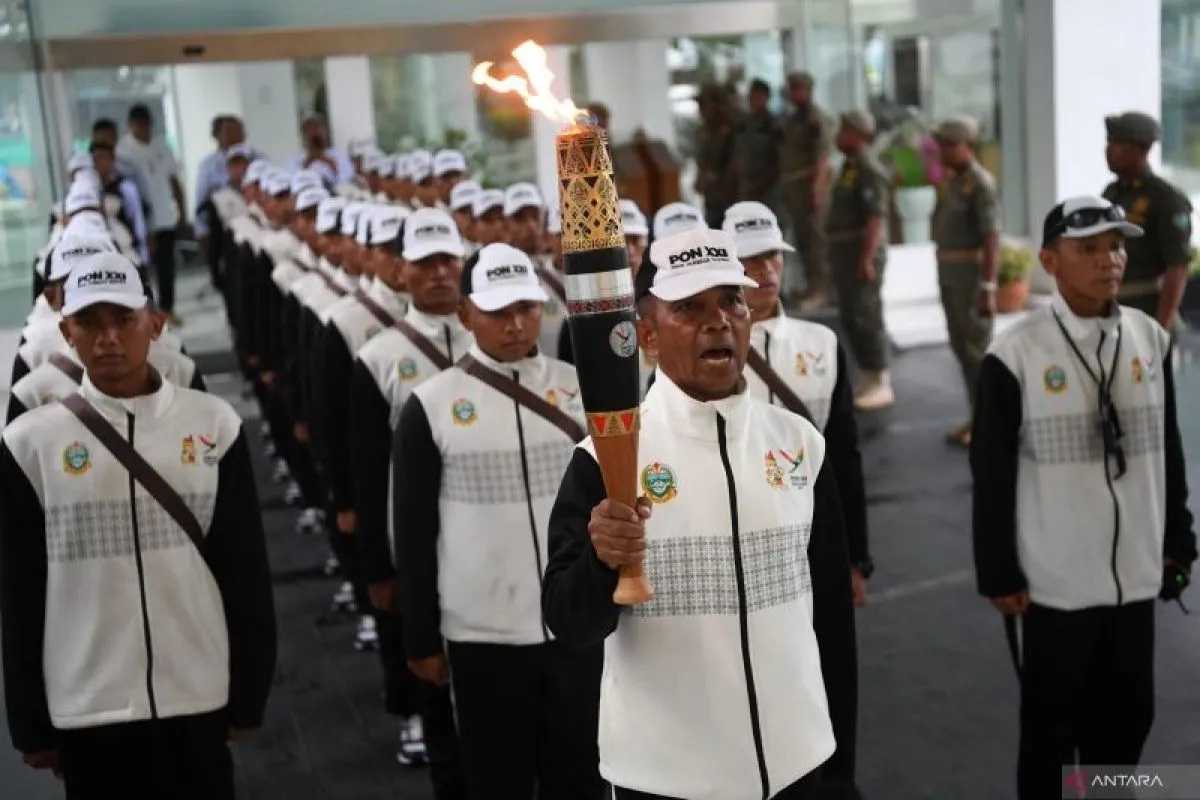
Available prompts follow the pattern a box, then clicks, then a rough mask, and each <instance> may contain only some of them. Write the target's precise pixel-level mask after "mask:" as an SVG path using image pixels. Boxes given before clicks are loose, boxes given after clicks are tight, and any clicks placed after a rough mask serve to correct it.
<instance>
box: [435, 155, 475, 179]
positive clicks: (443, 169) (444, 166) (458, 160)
mask: <svg viewBox="0 0 1200 800" xmlns="http://www.w3.org/2000/svg"><path fill="white" fill-rule="evenodd" d="M466 171H467V159H466V157H465V156H463V154H462V153H461V152H459V151H458V150H438V151H437V155H435V156H434V157H433V174H434V175H435V176H436V177H439V178H440V177H441V176H443V175H445V174H446V173H447V172H466Z"/></svg>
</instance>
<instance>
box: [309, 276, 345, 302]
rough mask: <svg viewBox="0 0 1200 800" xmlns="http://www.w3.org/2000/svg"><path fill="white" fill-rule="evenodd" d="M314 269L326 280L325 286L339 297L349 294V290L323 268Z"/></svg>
mask: <svg viewBox="0 0 1200 800" xmlns="http://www.w3.org/2000/svg"><path fill="white" fill-rule="evenodd" d="M314 271H315V272H316V273H317V274H318V275H320V276H321V280H323V281H325V288H327V289H329V291H331V292H333V293H334V294H336V295H337V296H338V297H345V296H346V295H347V294H349V292H347V291H346V290H345V289H343V288H342V287H341V286H339V285H338V282H337V281H335V280H334V279H333V278H331V277H329V276H328V275H326V274H325V273H324V272H322V271H321V270H319V269H318V270H314Z"/></svg>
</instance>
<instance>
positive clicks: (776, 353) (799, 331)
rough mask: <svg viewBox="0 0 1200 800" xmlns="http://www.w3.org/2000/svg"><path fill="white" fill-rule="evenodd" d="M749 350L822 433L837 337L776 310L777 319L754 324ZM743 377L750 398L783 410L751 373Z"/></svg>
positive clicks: (834, 377) (834, 371)
mask: <svg viewBox="0 0 1200 800" xmlns="http://www.w3.org/2000/svg"><path fill="white" fill-rule="evenodd" d="M750 346H751V347H753V348H754V349H755V350H757V351H758V352H759V353H760V354H762V356H763V357H764V358H765V359H766V360H767V363H769V364H770V365H771V368H772V369H774V370H775V372H777V373H778V374H779V377H781V378H783V381H784V383H786V384H787V385H788V388H790V389H791V390H792V391H793V392H795V393H796V395H797V396H798V397H799V398H800V399H801V400H803V401H804V405H806V406H807V407H808V410H809V412H810V413H811V414H812V417H813V422H814V424H816V426H817V427H818V428H819V429H820V430H822V431H823V430H825V425H826V424H827V423H828V422H829V409H830V406H831V405H832V402H833V389H834V386H836V385H837V379H838V368H837V367H838V365H837V334H835V333H834V332H833V331H832V330H830V329H829V328H826V327H825V326H824V325H818V324H817V323H815V322H807V321H805V320H802V319H794V318H792V317H789V316H786V315H785V314H784V313H783V311H782V309H780V313H779V316H776V317H772V318H771V319H768V320H764V321H762V322H756V323H754V327H753V328H751V330H750ZM745 376H746V385H747V386H748V388H749V389H750V396H751V397H756V398H758V399H760V400H765V401H768V402H770V403H772V404H773V405H777V406H780V407H783V403H782V402H780V400H779V398H778V397H777V396H775V395H774V393H772V392H771V391H770V390H769V389H768V388H767V385H766V384H765V383H764V382H763V381H762V379H761V378H759V377H758V375H757V374H755V372H754V370H752V369H750V368H749V367H747V368H746V370H745Z"/></svg>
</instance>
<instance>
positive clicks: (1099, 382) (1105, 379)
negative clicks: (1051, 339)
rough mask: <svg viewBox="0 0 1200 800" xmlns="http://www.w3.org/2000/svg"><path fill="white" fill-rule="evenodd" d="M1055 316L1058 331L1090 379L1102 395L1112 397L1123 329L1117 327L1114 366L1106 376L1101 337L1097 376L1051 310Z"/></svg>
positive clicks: (1097, 357)
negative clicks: (1102, 358)
mask: <svg viewBox="0 0 1200 800" xmlns="http://www.w3.org/2000/svg"><path fill="white" fill-rule="evenodd" d="M1050 311H1051V313H1052V314H1054V321H1055V322H1056V323H1058V329H1059V330H1060V331H1062V335H1063V338H1064V339H1066V340H1067V344H1069V345H1070V346H1071V351H1072V352H1073V353H1075V357H1076V358H1078V359H1079V363H1080V364H1082V365H1083V368H1084V370H1085V371H1086V372H1087V374H1088V377H1090V378H1091V379H1092V380H1093V381H1095V382H1096V386H1098V387H1099V388H1100V394H1101V395H1103V396H1111V395H1112V387H1113V381H1114V380H1115V379H1116V377H1117V366H1118V362H1119V360H1120V358H1121V339H1122V332H1123V330H1124V329H1123V328H1122V327H1121V326H1120V325H1118V326H1117V344H1116V346H1115V347H1114V348H1113V356H1112V364H1111V365H1110V366H1109V369H1108V375H1105V374H1104V362H1103V361H1102V360H1101V359H1100V348H1101V347H1103V346H1104V334H1103V332H1102V333H1101V335H1100V345H1099V346H1097V348H1096V364H1097V365H1098V366H1099V367H1100V374H1099V375H1097V374H1096V372H1095V370H1093V369H1092V366H1091V364H1088V362H1087V359H1086V358H1084V357H1083V353H1082V352H1081V351H1080V350H1079V345H1077V344H1075V340H1074V339H1072V338H1071V334H1070V333H1068V332H1067V326H1066V325H1064V324H1063V321H1062V318H1061V317H1059V316H1058V312H1057V311H1055V310H1054V309H1051V310H1050Z"/></svg>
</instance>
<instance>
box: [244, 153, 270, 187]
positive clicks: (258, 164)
mask: <svg viewBox="0 0 1200 800" xmlns="http://www.w3.org/2000/svg"><path fill="white" fill-rule="evenodd" d="M270 168H271V162H269V161H267V160H266V159H265V158H256V159H254V160H253V161H251V162H250V166H248V167H246V174H245V176H244V177H243V178H242V183H245V184H255V183H258V182H259V181H260V180H262V178H263V176H264V175H265V174H266V172H267V170H269V169H270Z"/></svg>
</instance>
